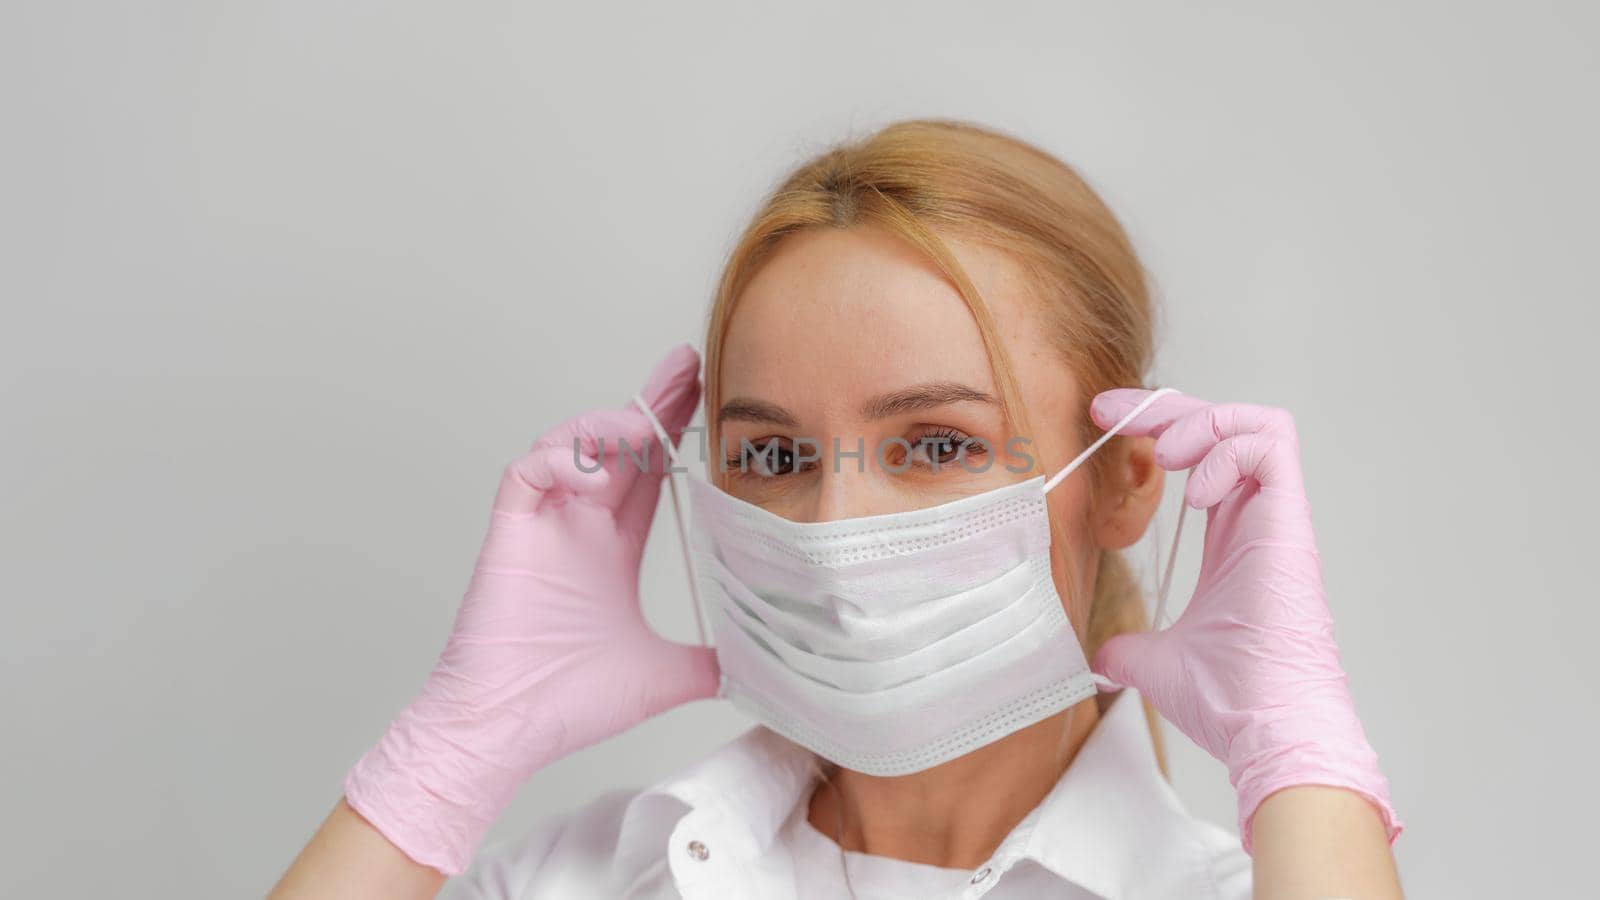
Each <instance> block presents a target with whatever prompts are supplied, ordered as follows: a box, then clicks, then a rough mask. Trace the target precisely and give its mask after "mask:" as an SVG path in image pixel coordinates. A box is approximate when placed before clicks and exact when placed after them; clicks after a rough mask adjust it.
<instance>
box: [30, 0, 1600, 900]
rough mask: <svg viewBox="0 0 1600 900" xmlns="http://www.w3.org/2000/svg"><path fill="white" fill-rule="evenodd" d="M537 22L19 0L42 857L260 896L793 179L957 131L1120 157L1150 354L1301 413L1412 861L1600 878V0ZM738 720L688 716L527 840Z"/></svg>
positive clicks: (1511, 874) (661, 535) (660, 597)
mask: <svg viewBox="0 0 1600 900" xmlns="http://www.w3.org/2000/svg"><path fill="white" fill-rule="evenodd" d="M533 6H534V5H533V4H518V3H493V4H486V3H457V4H415V3H389V2H385V3H376V2H363V3H356V2H349V3H326V2H322V3H304V2H294V3H253V4H240V3H215V2H207V3H198V2H197V3H187V4H181V3H161V4H134V3H123V4H118V3H96V4H87V3H74V2H62V0H54V2H48V3H44V2H40V3H16V2H7V3H5V4H4V6H3V12H0V104H3V109H4V113H5V114H4V118H3V120H0V127H3V129H4V133H3V140H0V162H3V165H0V247H3V248H4V249H3V253H4V264H3V265H0V300H3V303H4V307H3V310H4V317H3V320H0V376H3V377H0V398H3V410H4V419H3V421H4V426H3V427H4V433H3V440H0V492H3V493H0V496H3V501H4V502H3V509H4V514H3V518H0V548H3V549H0V552H3V553H4V564H3V570H0V578H3V580H0V596H3V598H4V607H3V608H4V621H3V626H0V651H3V657H0V658H3V662H4V679H3V681H0V703H3V714H4V719H3V721H4V726H3V727H4V732H3V742H0V761H3V765H0V808H3V810H4V813H3V815H0V847H3V848H4V850H3V851H0V858H3V863H0V894H4V895H6V896H30V897H34V896H84V897H90V896H95V897H98V896H111V895H113V894H114V895H116V896H130V895H131V896H163V897H175V896H185V897H217V896H249V895H259V894H261V893H263V892H265V890H266V889H267V888H268V886H269V885H270V884H271V883H272V881H273V880H274V879H275V878H276V876H277V875H278V873H279V872H280V870H281V869H282V868H283V866H284V865H285V864H287V863H288V861H289V860H290V858H291V857H292V856H293V855H294V853H295V852H296V851H297V850H298V848H299V847H300V846H301V844H302V843H303V842H304V840H305V839H306V838H307V836H308V835H309V834H310V832H311V830H312V829H313V827H314V826H315V825H316V823H317V822H318V821H319V820H320V819H321V818H322V816H323V815H324V814H325V813H326V812H327V810H328V808H329V807H330V806H331V805H332V803H333V802H334V800H335V798H336V797H337V796H338V791H339V783H340V779H341V777H342V776H343V773H344V771H345V770H346V768H347V767H348V766H349V765H350V764H351V763H352V762H353V761H354V760H355V758H356V757H357V756H358V755H359V754H360V753H361V752H362V751H363V750H364V749H365V748H366V747H367V746H368V745H369V744H370V743H371V742H372V741H374V740H375V739H376V738H377V737H378V735H379V734H380V732H381V731H382V729H383V727H384V725H385V724H386V722H387V721H388V719H389V717H390V716H391V715H392V714H393V713H394V712H395V711H396V710H397V709H398V708H399V707H400V706H401V705H402V704H403V703H405V701H406V700H407V699H409V697H410V696H411V695H412V693H413V692H414V691H415V689H416V688H417V686H418V685H419V684H420V681H421V679H422V677H423V675H424V674H425V673H426V671H427V669H428V667H429V666H430V665H431V663H432V660H433V657H434V655H435V653H436V652H437V651H438V649H439V647H440V645H441V643H442V641H443V639H444V636H445V634H446V632H447V630H448V626H449V623H450V619H451V616H452V614H453V612H454V608H455V604H456V601H457V598H458V597H459V595H460V592H461V590H462V588H463V587H464V585H465V583H466V577H467V575H468V572H469V570H470V567H471V564H472V560H473V556H474V554H475V551H476V548H477V545H478V542H479V539H480V537H481V536H482V531H483V527H484V525H485V522H486V515H487V510H488V504H489V500H490V498H491V496H492V494H493V490H494V486H495V481H496V479H497V476H498V474H499V471H500V467H501V466H502V465H503V464H504V463H505V462H506V461H508V460H509V459H511V458H513V457H514V456H516V455H517V454H519V453H520V452H521V450H522V449H523V448H524V447H525V446H526V444H527V443H528V442H529V441H530V440H531V439H532V438H533V437H535V436H536V435H537V434H538V433H539V432H540V431H542V430H543V429H545V428H546V427H548V426H550V425H552V424H554V423H556V422H557V421H559V420H560V419H563V418H565V417H567V416H568V415H571V414H572V413H574V412H577V411H580V410H582V409H585V408H589V407H592V406H596V405H620V404H621V403H622V402H624V400H625V398H626V397H627V396H628V395H629V394H630V393H631V392H632V391H633V390H635V389H636V388H637V386H638V385H639V384H640V383H641V382H642V379H643V378H644V375H645V373H646V372H647V371H648V369H649V367H650V365H651V364H652V363H653V362H654V360H655V359H656V358H657V357H658V356H659V355H660V354H661V353H662V352H663V351H664V350H665V349H666V347H667V346H668V345H669V344H671V343H673V342H676V341H681V340H690V341H694V342H695V343H696V344H698V343H699V341H700V336H701V329H702V322H703V319H704V312H705V306H706V302H707V299H708V297H709V294H710V290H711V287H712V284H713V281H714V278H715V277H716V274H717V270H718V266H719V264H720V262H721V259H722V257H723V255H724V254H725V253H726V251H727V249H728V247H729V245H730V243H731V241H732V238H733V236H734V234H735V233H736V231H737V230H738V229H739V228H740V227H741V226H742V224H743V222H744V219H745V217H746V216H747V215H748V214H749V213H750V212H751V210H752V209H753V208H754V206H755V204H756V202H757V200H758V199H759V197H760V195H761V193H762V192H764V191H765V190H766V189H767V188H768V187H769V186H770V185H771V184H772V183H773V181H774V179H776V178H777V177H778V176H779V175H780V174H782V173H783V172H784V171H785V170H786V168H787V167H788V166H790V165H791V164H793V163H794V162H796V161H797V160H799V159H800V158H802V157H803V156H804V155H806V154H809V153H811V152H813V151H816V150H818V149H821V148H822V147H824V146H826V145H827V144H828V143H830V142H832V141H834V140H836V139H838V138H841V137H845V136H847V135H851V134H861V133H864V132H866V131H867V130H868V129H870V128H872V127H874V126H876V125H879V124H882V123H885V122H888V121H890V120H892V119H895V118H899V117H903V116H911V115H929V114H931V115H951V116H960V117H970V118H973V119H976V120H979V121H982V122H986V123H989V124H992V125H995V126H998V127H1001V128H1005V129H1009V130H1013V131H1015V132H1017V133H1019V134H1021V135H1023V136H1025V137H1027V138H1029V139H1031V140H1034V141H1037V142H1038V143H1040V144H1042V145H1043V146H1045V147H1046V148H1048V149H1050V150H1051V151H1053V152H1056V153H1058V154H1060V155H1061V156H1062V157H1063V158H1065V159H1067V160H1068V161H1070V162H1071V163H1073V164H1075V165H1077V166H1079V167H1080V168H1081V169H1082V171H1083V172H1084V173H1085V174H1086V175H1087V176H1088V177H1089V178H1090V179H1091V180H1092V181H1093V182H1094V183H1095V184H1097V185H1098V186H1099V187H1100V188H1101V189H1102V190H1103V192H1104V194H1105V195H1106V197H1107V198H1108V199H1109V201H1110V202H1111V203H1112V205H1113V206H1114V208H1115V209H1116V210H1117V211H1118V212H1119V213H1120V214H1121V215H1122V216H1123V217H1124V218H1125V220H1126V222H1127V224H1128V225H1129V227H1130V228H1131V230H1132V231H1133V233H1134V235H1135V236H1136V239H1137V241H1138V244H1139V246H1140V248H1141V249H1142V251H1143V253H1144V255H1145V258H1146V260H1147V262H1148V264H1149V266H1150V268H1151V269H1152V271H1153V272H1154V274H1155V277H1156V279H1157V281H1158V284H1159V287H1160V291H1161V296H1162V298H1163V301H1164V303H1165V309H1166V314H1165V315H1166V320H1165V324H1164V330H1163V338H1162V351H1161V352H1162V357H1161V365H1160V369H1159V371H1158V373H1157V376H1158V377H1157V380H1158V381H1160V382H1161V383H1167V384H1173V385H1175V386H1178V387H1181V388H1182V389H1184V390H1186V391H1187V392H1189V393H1192V394H1196V395H1200V396H1203V397H1207V398H1212V399H1218V400H1248V401H1253V402H1260V403H1270V404H1275V405H1282V406H1285V407H1287V408H1289V409H1290V410H1291V411H1292V412H1294V413H1295V415H1296V417H1297V420H1298V423H1299V427H1300V432H1301V436H1302V442H1303V444H1304V465H1305V469H1306V472H1307V478H1308V482H1309V491H1310V495H1311V499H1312V503H1313V506H1314V509H1315V511H1316V522H1317V527H1318V532H1319V538H1320V544H1321V548H1322V552H1323V557H1324V561H1325V565H1326V572H1327V580H1328V583H1329V590H1330V596H1331V600H1332V603H1333V605H1334V612H1335V616H1336V619H1337V623H1338V628H1339V637H1340V641H1341V643H1342V645H1343V647H1344V652H1345V660H1346V666H1347V668H1348V670H1349V672H1350V677H1351V681H1352V682H1353V685H1354V690H1355V693H1356V696H1357V699H1358V701H1359V705H1360V710H1361V712H1362V715H1363V718H1364V720H1365V722H1366V725H1367V728H1368V730H1369V733H1370V735H1371V737H1372V740H1373V743H1374V744H1375V746H1376V747H1377V748H1378V750H1379V752H1380V753H1381V754H1382V757H1383V762H1384V767H1385V769H1386V771H1387V773H1388V775H1389V777H1390V779H1391V780H1392V782H1393V783H1394V788H1395V791H1394V792H1395V799H1396V802H1397V804H1398V806H1399V809H1400V811H1401V813H1402V815H1403V816H1404V818H1405V819H1406V821H1407V823H1408V824H1409V826H1410V828H1409V832H1408V833H1407V834H1406V835H1405V836H1404V837H1402V838H1401V841H1400V843H1399V845H1398V852H1399V858H1400V862H1401V866H1402V870H1403V874H1404V876H1405V879H1406V883H1407V885H1408V887H1409V888H1410V890H1411V893H1412V894H1413V895H1414V896H1418V897H1425V896H1451V897H1504V896H1530V897H1531V896H1570V895H1573V894H1574V893H1577V892H1579V890H1580V888H1579V885H1584V886H1585V887H1583V890H1585V891H1586V890H1588V886H1587V883H1588V877H1587V873H1588V872H1589V870H1590V869H1591V868H1592V839H1593V835H1594V821H1593V813H1594V808H1595V805H1596V801H1597V797H1600V790H1597V788H1600V784H1597V779H1596V776H1595V772H1594V767H1593V765H1592V763H1591V762H1590V760H1591V759H1592V758H1593V754H1594V749H1595V726H1594V715H1595V712H1596V705H1597V704H1596V690H1597V689H1596V684H1597V681H1600V679H1597V677H1596V676H1597V674H1600V673H1597V666H1596V663H1595V656H1596V654H1595V651H1594V649H1593V647H1592V644H1593V642H1594V640H1595V634H1596V624H1597V623H1596V618H1597V617H1596V612H1595V606H1594V601H1595V590H1594V587H1593V584H1594V582H1593V579H1592V575H1591V571H1592V566H1591V565H1590V564H1584V561H1586V560H1588V561H1592V559H1593V556H1594V552H1595V548H1594V539H1595V537H1596V534H1595V529H1594V526H1593V522H1594V515H1595V501H1596V500H1597V499H1600V498H1597V496H1596V491H1595V487H1594V483H1595V479H1594V475H1593V473H1592V471H1591V454H1592V453H1593V451H1594V450H1595V448H1596V446H1597V440H1596V438H1597V433H1596V427H1595V423H1594V410H1595V408H1596V405H1597V404H1596V402H1595V398H1594V391H1595V388H1596V379H1595V378H1594V377H1593V374H1592V372H1593V369H1592V358H1593V350H1592V342H1593V339H1594V336H1595V332H1596V324H1597V323H1596V313H1595V289H1594V286H1593V282H1592V273H1593V263H1594V247H1593V243H1594V239H1595V237H1596V228H1595V209H1596V206H1597V204H1600V179H1597V177H1596V174H1595V168H1594V161H1595V160H1596V159H1597V158H1600V130H1597V126H1596V118H1595V114H1594V110H1595V103H1596V98H1597V93H1600V92H1597V90H1596V89H1597V87H1600V71H1597V70H1600V64H1597V58H1596V54H1597V51H1596V46H1597V43H1600V34H1597V28H1596V25H1597V16H1596V12H1595V7H1594V5H1592V4H1585V3H1579V2H1570V3H1536V2H1519V3H1515V4H1513V3H1510V2H1506V3H1500V4H1486V3H1467V4H1464V3H1444V2H1437V3H1415V2H1412V3H1398V4H1397V3H1382V4H1366V3H1342V4H1309V3H1282V2H1274V3H1268V2H1263V3H1259V4H1232V5H1229V6H1228V8H1227V9H1225V10H1207V11H1204V12H1202V11H1199V10H1196V9H1191V8H1190V5H1189V4H1182V3H1175V2H1174V3H1165V4H1155V5H1152V4H1085V3H1070V4H1060V3H1052V4H1038V5H1037V6H1034V7H1025V6H1018V5H1012V6H1008V7H1007V8H1006V9H1004V10H1000V9H987V10H984V11H982V12H981V14H980V13H978V12H976V11H974V10H973V9H972V8H971V7H972V5H971V4H952V5H947V6H935V5H930V4H927V3H918V4H886V5H867V4H849V5H846V4H833V3H805V4H787V5H785V6H782V7H776V8H773V9H770V10H766V11H760V12H758V11H756V10H755V9H754V7H753V6H752V5H750V4H743V3H719V4H694V5H692V6H686V5H681V4H675V5H671V6H670V7H668V6H661V7H659V8H654V9H640V10H636V11H633V12H630V13H627V14H620V13H616V12H611V11H604V10H600V9H594V8H591V9H590V10H588V11H579V10H577V9H563V10H562V11H560V12H559V13H555V12H550V11H541V10H536V9H534V8H533ZM1177 483H1178V480H1177V479H1173V480H1172V493H1170V494H1169V497H1168V501H1169V504H1171V505H1169V506H1168V508H1167V511H1166V512H1165V513H1164V515H1163V517H1162V521H1161V523H1160V531H1159V536H1160V539H1161V541H1162V543H1163V544H1164V542H1165V540H1166V539H1167V538H1168V536H1169V535H1170V528H1171V525H1172V521H1173V514H1174V513H1175V510H1176V506H1175V502H1176V484H1177ZM1197 521H1198V520H1197ZM656 525H657V530H656V533H655V539H654V540H653V542H652V544H651V547H650V551H649V556H648V558H647V566H646V572H645V576H644V577H645V584H646V595H647V598H648V599H647V604H648V613H649V615H650V616H651V618H652V620H653V621H655V622H657V623H658V624H659V626H660V628H661V629H662V630H663V631H664V632H666V633H667V634H669V635H671V636H674V637H678V638H688V637H689V636H690V635H691V634H692V624H691V623H692V619H691V618H690V617H689V614H688V606H687V600H686V590H685V587H684V583H683V573H682V570H681V562H680V560H679V558H678V554H677V548H676V546H675V544H674V541H675V540H676V538H675V536H674V535H673V532H672V529H671V528H670V523H669V521H668V519H667V518H666V517H665V516H663V517H661V518H660V519H658V521H657V523H656ZM1197 536H1198V531H1195V532H1191V533H1190V537H1189V541H1188V542H1187V543H1186V548H1185V551H1186V552H1185V553H1184V555H1183V557H1182V563H1183V569H1182V570H1181V571H1180V573H1179V575H1178V582H1177V589H1176V592H1177V593H1181V594H1182V595H1183V596H1187V591H1186V588H1187V587H1189V586H1190V585H1192V583H1193V577H1194V572H1195V566H1196V564H1197V561H1198V560H1197V550H1198V546H1199V542H1198V537H1197ZM1148 558H1149V549H1148V547H1147V549H1146V552H1145V559H1146V562H1147V563H1148ZM1179 599H1181V597H1180V598H1179ZM744 726H745V723H744V722H743V721H742V720H741V719H740V718H739V717H738V716H736V715H735V714H734V713H732V712H731V711H730V710H728V709H726V708H723V707H722V706H720V705H717V704H711V703H707V704H697V705H695V706H693V707H689V708H684V709H680V710H678V711H676V712H673V713H671V714H669V715H667V716H665V717H663V718H660V719H658V720H655V721H652V722H649V723H647V724H645V725H643V726H641V727H639V728H637V729H636V730H634V731H632V732H630V733H628V734H626V735H624V736H622V737H620V738H618V739H616V740H614V741H611V742H609V743H607V744H604V745H602V746H598V747H595V748H593V749H591V750H588V751H586V752H583V753H580V754H578V755H576V756H574V757H571V758H569V759H567V760H565V761H563V762H561V763H559V764H557V765H555V766H553V767H551V768H550V769H548V770H547V771H544V772H542V773H540V774H539V775H538V776H537V777H536V778H535V779H534V780H533V782H532V783H531V784H530V785H529V786H528V787H527V789H526V790H525V791H524V792H523V793H522V794H521V795H520V797H519V799H518V801H517V803H516V805H515V806H514V808H513V810H512V811H511V813H510V814H509V815H508V816H507V818H506V820H505V821H503V822H502V823H501V824H500V826H499V828H498V829H497V831H496V835H497V836H509V835H513V834H515V833H517V832H518V831H520V830H522V829H525V828H527V827H528V826H529V825H530V824H531V823H533V822H535V821H536V820H538V819H539V818H540V817H541V816H544V815H549V814H555V813H558V812H560V811H562V810H566V809H569V808H571V807H573V806H575V805H577V804H579V803H582V802H583V801H585V800H586V799H588V798H590V797H592V796H594V795H595V794H596V793H597V792H599V791H600V790H602V789H603V788H605V787H607V786H613V785H627V784H644V783H646V782H648V781H651V780H653V779H656V778H658V777H661V776H663V775H665V774H666V773H668V772H669V771H671V770H674V769H676V768H678V767H680V766H682V765H684V764H686V763H687V762H688V761H690V760H691V759H692V758H694V757H696V756H697V755H699V754H701V753H703V752H705V751H706V750H707V749H708V748H710V747H712V746H713V745H715V744H717V743H719V742H721V741H723V740H724V739H726V738H728V737H730V736H732V735H733V734H735V733H736V732H737V731H739V730H740V729H742V728H743V727H744ZM1175 743H1176V744H1177V745H1178V749H1177V750H1176V776H1175V777H1176V781H1177V783H1178V784H1179V786H1180V788H1181V790H1182V792H1183V793H1184V795H1185V796H1186V797H1187V798H1189V800H1190V802H1191V804H1192V806H1193V807H1194V808H1195V809H1197V810H1198V811H1199V812H1200V813H1202V814H1203V815H1206V816H1208V817H1210V818H1213V819H1215V820H1217V821H1219V822H1224V823H1229V822H1231V820H1232V810H1233V801H1232V797H1231V794H1230V792H1229V789H1228V786H1227V783H1226V780H1225V778H1224V776H1223V773H1222V771H1221V768H1220V766H1218V765H1217V764H1215V763H1213V762H1211V761H1210V760H1209V758H1207V757H1205V756H1203V754H1201V753H1200V751H1198V750H1195V749H1194V748H1192V747H1188V746H1186V745H1184V744H1182V742H1181V739H1178V738H1175Z"/></svg>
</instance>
